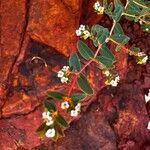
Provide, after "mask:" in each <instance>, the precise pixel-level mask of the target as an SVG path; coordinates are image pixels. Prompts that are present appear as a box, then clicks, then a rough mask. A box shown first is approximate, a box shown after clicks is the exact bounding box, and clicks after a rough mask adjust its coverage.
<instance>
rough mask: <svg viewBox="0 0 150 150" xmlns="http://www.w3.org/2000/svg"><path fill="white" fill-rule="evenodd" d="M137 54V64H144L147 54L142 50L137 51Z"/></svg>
mask: <svg viewBox="0 0 150 150" xmlns="http://www.w3.org/2000/svg"><path fill="white" fill-rule="evenodd" d="M137 56H138V57H137V64H146V62H147V60H148V56H147V55H146V54H145V53H144V52H139V53H138V54H137Z"/></svg>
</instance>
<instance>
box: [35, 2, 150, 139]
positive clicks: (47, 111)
mask: <svg viewBox="0 0 150 150" xmlns="http://www.w3.org/2000/svg"><path fill="white" fill-rule="evenodd" d="M149 4H150V3H149V2H148V1H147V2H144V1H143V0H127V1H126V4H123V3H122V2H121V1H120V0H114V3H107V1H106V0H104V1H103V3H102V4H101V3H100V2H99V1H97V2H96V3H95V4H94V6H93V8H94V11H95V12H96V13H97V14H98V15H101V14H104V13H105V14H107V15H108V16H109V17H110V18H111V19H112V20H113V23H112V27H111V29H110V30H109V29H107V28H104V27H103V26H101V25H98V24H95V25H93V26H92V27H89V26H86V25H80V27H79V29H77V30H76V35H77V36H79V37H80V38H82V39H84V40H87V39H89V40H91V41H92V42H93V45H94V46H95V47H96V48H97V50H96V51H94V50H91V49H90V48H89V47H88V46H87V44H86V43H85V42H83V40H78V42H77V49H78V52H75V53H72V54H71V55H70V57H69V66H64V67H63V68H62V69H61V70H60V71H59V72H58V74H57V77H58V78H60V80H61V82H62V83H63V84H68V89H64V91H63V93H60V92H57V91H48V92H47V95H48V98H47V99H46V100H45V101H44V112H43V114H42V116H43V120H44V121H43V124H42V125H41V126H40V127H39V128H38V129H37V133H38V134H39V135H40V136H41V137H44V136H46V137H49V138H52V140H57V139H58V138H59V137H61V136H63V130H64V129H63V128H67V127H69V123H68V122H67V120H66V119H65V117H63V115H62V114H60V109H62V111H65V113H68V115H69V116H70V117H77V116H78V114H79V113H80V111H81V103H82V101H81V100H83V99H84V98H85V97H87V96H90V95H92V94H93V89H92V87H91V86H90V84H89V82H88V79H87V78H86V75H85V72H84V70H85V68H87V67H88V66H89V65H90V64H91V63H95V64H96V65H95V67H97V69H98V70H100V71H102V74H103V75H104V77H105V84H106V85H110V86H117V84H118V82H119V75H118V74H117V72H116V70H115V66H114V63H115V61H116V60H115V56H114V55H113V54H112V52H111V50H110V49H109V46H108V43H113V44H115V45H116V48H115V51H116V53H117V52H118V51H120V50H125V51H126V52H127V53H128V54H129V55H133V56H135V58H136V61H137V63H138V64H145V63H146V61H147V59H148V56H147V55H146V54H145V53H144V52H142V51H141V50H140V49H139V48H137V47H130V48H126V47H125V44H127V43H128V41H129V39H130V38H129V37H127V36H126V35H125V34H124V32H123V29H122V27H121V25H120V24H119V21H120V19H121V17H125V18H126V19H129V20H131V21H135V22H139V23H140V24H141V26H142V28H143V29H144V31H146V32H149V31H150V22H149V21H150V16H149V14H150V7H148V6H149ZM78 54H79V55H80V57H82V58H83V59H85V61H86V63H84V65H81V61H80V59H79V56H78ZM75 85H77V86H78V87H79V91H80V92H75V91H73V90H74V87H75ZM52 99H53V100H52ZM54 101H56V103H57V105H56V104H54ZM58 107H59V108H58ZM62 111H61V112H62Z"/></svg>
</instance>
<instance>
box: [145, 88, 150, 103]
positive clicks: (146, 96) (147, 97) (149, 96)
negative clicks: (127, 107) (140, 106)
mask: <svg viewBox="0 0 150 150" xmlns="http://www.w3.org/2000/svg"><path fill="white" fill-rule="evenodd" d="M149 101H150V89H149V92H148V95H145V102H146V103H148V102H149Z"/></svg>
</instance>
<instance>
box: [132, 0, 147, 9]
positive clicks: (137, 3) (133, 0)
mask: <svg viewBox="0 0 150 150" xmlns="http://www.w3.org/2000/svg"><path fill="white" fill-rule="evenodd" d="M133 3H135V4H137V5H138V6H141V7H143V8H148V7H146V6H144V5H142V4H140V3H138V2H135V1H134V0H133Z"/></svg>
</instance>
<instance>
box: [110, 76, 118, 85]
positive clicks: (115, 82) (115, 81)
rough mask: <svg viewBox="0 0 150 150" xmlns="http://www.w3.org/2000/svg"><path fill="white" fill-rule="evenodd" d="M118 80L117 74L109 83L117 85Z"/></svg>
mask: <svg viewBox="0 0 150 150" xmlns="http://www.w3.org/2000/svg"><path fill="white" fill-rule="evenodd" d="M119 80H120V77H119V76H117V77H116V78H115V80H111V82H110V84H111V85H112V86H114V87H115V86H117V85H118V82H119Z"/></svg>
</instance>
